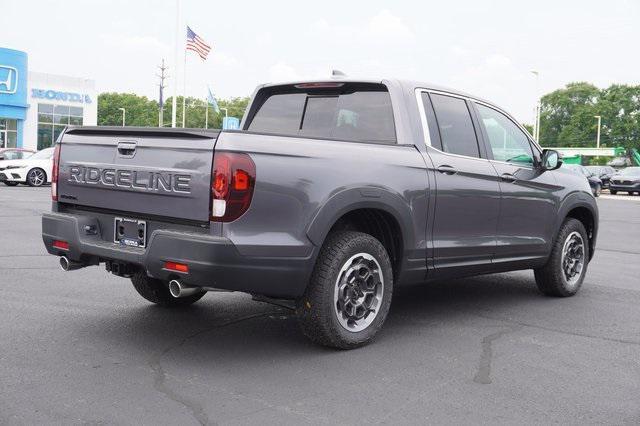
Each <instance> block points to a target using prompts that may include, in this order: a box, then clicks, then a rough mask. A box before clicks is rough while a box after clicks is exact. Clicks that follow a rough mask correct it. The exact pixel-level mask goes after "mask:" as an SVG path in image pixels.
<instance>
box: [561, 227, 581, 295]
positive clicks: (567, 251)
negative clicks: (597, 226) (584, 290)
mask: <svg viewBox="0 0 640 426" xmlns="http://www.w3.org/2000/svg"><path fill="white" fill-rule="evenodd" d="M560 262H561V265H562V273H563V274H564V278H565V280H566V281H567V284H568V285H569V286H574V285H576V284H577V283H578V282H579V281H580V277H581V276H582V269H583V268H584V262H585V245H584V240H583V239H582V235H580V233H579V232H576V231H573V232H572V233H570V234H569V235H568V236H567V239H566V240H565V241H564V246H563V247H562V257H561V259H560Z"/></svg>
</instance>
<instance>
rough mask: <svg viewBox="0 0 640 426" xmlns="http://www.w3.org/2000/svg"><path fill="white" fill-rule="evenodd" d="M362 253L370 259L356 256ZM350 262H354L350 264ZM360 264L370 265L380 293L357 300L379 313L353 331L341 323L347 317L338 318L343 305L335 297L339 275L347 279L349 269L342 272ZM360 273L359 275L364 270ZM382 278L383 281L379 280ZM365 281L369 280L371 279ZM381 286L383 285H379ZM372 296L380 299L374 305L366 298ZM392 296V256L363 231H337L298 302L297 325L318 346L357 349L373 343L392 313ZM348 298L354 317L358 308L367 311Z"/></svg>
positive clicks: (330, 239)
mask: <svg viewBox="0 0 640 426" xmlns="http://www.w3.org/2000/svg"><path fill="white" fill-rule="evenodd" d="M363 253H364V254H366V256H367V258H363V257H356V256H359V255H361V254H363ZM370 257H372V258H373V259H375V261H376V262H377V266H376V264H375V262H373V261H372V260H370V259H368V258H370ZM349 261H351V263H348V262H349ZM356 262H358V263H356ZM360 262H366V263H367V265H368V266H371V271H370V272H373V273H372V274H371V276H372V277H374V279H375V282H376V284H375V288H376V289H377V290H374V291H372V292H371V295H367V296H363V293H360V296H362V299H358V300H361V301H362V303H363V304H364V303H368V304H369V307H371V306H377V312H376V314H375V317H373V319H370V320H369V321H370V323H369V324H368V325H366V326H365V328H363V329H362V330H357V331H351V330H348V329H347V328H345V326H344V325H342V324H341V322H340V321H347V320H346V319H344V316H342V318H343V319H342V320H339V319H338V315H339V314H338V312H337V310H338V309H339V308H338V307H340V306H341V305H340V302H338V303H336V302H335V301H334V297H338V296H337V294H339V293H336V288H337V285H338V279H339V275H340V276H341V277H344V278H345V280H346V277H347V275H346V274H349V273H350V272H349V269H347V270H346V271H345V272H344V274H340V273H341V270H342V269H344V268H345V267H349V265H351V267H354V265H356V264H361V263H360ZM378 266H379V270H378ZM357 271H358V272H357V273H358V274H359V273H360V271H362V269H359V270H357ZM351 273H353V274H356V270H355V269H351ZM353 276H355V275H353ZM362 276H364V275H362ZM380 278H382V279H381V280H380ZM364 280H366V281H369V280H368V279H364ZM364 280H361V281H360V282H361V284H360V285H359V286H358V287H357V288H359V289H362V288H364V286H365V284H364ZM354 282H358V281H357V280H356V281H354ZM380 284H382V285H381V286H380ZM354 287H355V285H354ZM348 291H349V290H346V291H345V292H344V293H343V294H345V295H346V294H347V293H348ZM356 292H357V290H356V291H354V292H353V293H351V294H352V295H351V296H350V297H352V298H353V297H355V293H356ZM373 294H376V295H378V296H377V297H380V299H379V300H377V303H375V305H374V304H373V303H372V302H371V299H368V300H369V302H366V300H367V298H369V297H372V298H373ZM392 295H393V270H392V266H391V261H390V259H389V255H388V253H387V251H386V250H385V248H384V246H383V245H382V244H381V243H380V241H378V240H377V239H375V238H374V237H372V236H371V235H369V234H365V233H362V232H351V231H348V232H343V231H341V232H335V233H332V234H330V235H329V236H328V237H327V240H326V241H325V243H324V245H323V246H322V249H321V251H320V254H319V256H318V260H317V262H316V266H315V268H314V270H313V274H312V277H311V281H310V282H309V285H308V286H307V289H306V291H305V294H304V296H303V297H302V298H300V299H299V300H298V301H297V303H296V314H297V317H298V323H299V325H300V328H301V329H302V332H303V333H304V334H305V335H306V336H307V337H308V338H309V339H311V340H312V341H313V342H315V343H318V344H320V345H324V346H330V347H334V348H339V349H353V348H357V347H359V346H363V345H366V344H367V343H369V342H371V340H372V339H373V338H374V337H375V335H376V334H377V333H378V331H379V330H380V329H381V328H382V324H383V323H384V320H385V319H386V317H387V313H388V312H389V306H390V305H391V297H392ZM345 298H346V299H347V300H351V301H347V302H346V303H345V305H343V306H345V307H346V306H347V305H348V304H351V305H350V306H351V309H353V310H352V312H353V313H354V314H357V313H358V309H364V308H363V306H365V307H366V305H360V307H359V308H356V307H355V305H354V302H353V301H354V300H355V298H354V299H350V298H349V297H345ZM337 306H338V307H337ZM345 309H346V308H345ZM368 315H370V314H365V316H364V318H365V319H364V321H365V322H366V318H367V317H368ZM358 321H359V320H358ZM363 324H364V323H363Z"/></svg>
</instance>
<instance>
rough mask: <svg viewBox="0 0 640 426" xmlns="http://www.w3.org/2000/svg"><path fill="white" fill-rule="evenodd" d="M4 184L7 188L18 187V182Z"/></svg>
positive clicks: (5, 182)
mask: <svg viewBox="0 0 640 426" xmlns="http://www.w3.org/2000/svg"><path fill="white" fill-rule="evenodd" d="M4 184H5V185H7V186H18V182H8V181H4Z"/></svg>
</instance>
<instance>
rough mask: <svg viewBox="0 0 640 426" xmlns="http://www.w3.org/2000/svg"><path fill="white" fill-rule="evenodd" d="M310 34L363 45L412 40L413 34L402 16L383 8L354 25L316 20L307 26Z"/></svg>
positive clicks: (413, 38) (325, 38)
mask: <svg viewBox="0 0 640 426" xmlns="http://www.w3.org/2000/svg"><path fill="white" fill-rule="evenodd" d="M309 32H310V33H311V35H316V36H318V37H320V38H322V39H324V40H338V41H340V42H342V43H344V41H345V40H347V41H349V42H357V43H359V44H363V45H367V44H368V45H379V44H380V43H385V44H391V43H398V42H412V41H414V40H415V35H414V33H413V31H412V30H411V28H409V26H408V25H407V24H406V23H405V22H404V20H403V19H402V18H400V17H399V16H396V15H394V14H393V13H391V12H390V11H389V10H387V9H383V10H381V11H380V12H378V13H377V14H375V15H373V16H372V17H371V18H369V20H368V21H366V22H360V23H358V24H354V25H348V26H346V25H334V24H331V23H330V22H328V21H327V20H326V19H323V18H321V19H318V20H316V21H315V22H314V23H313V24H312V25H311V26H310V28H309Z"/></svg>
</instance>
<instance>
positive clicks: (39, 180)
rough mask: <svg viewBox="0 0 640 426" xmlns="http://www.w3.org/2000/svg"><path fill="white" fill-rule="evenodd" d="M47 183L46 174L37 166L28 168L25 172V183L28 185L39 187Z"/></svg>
mask: <svg viewBox="0 0 640 426" xmlns="http://www.w3.org/2000/svg"><path fill="white" fill-rule="evenodd" d="M45 183H47V174H46V173H45V171H44V170H42V169H41V168H39V167H36V168H34V169H31V170H29V173H27V184H28V185H29V186H34V187H39V186H42V185H44V184H45Z"/></svg>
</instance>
